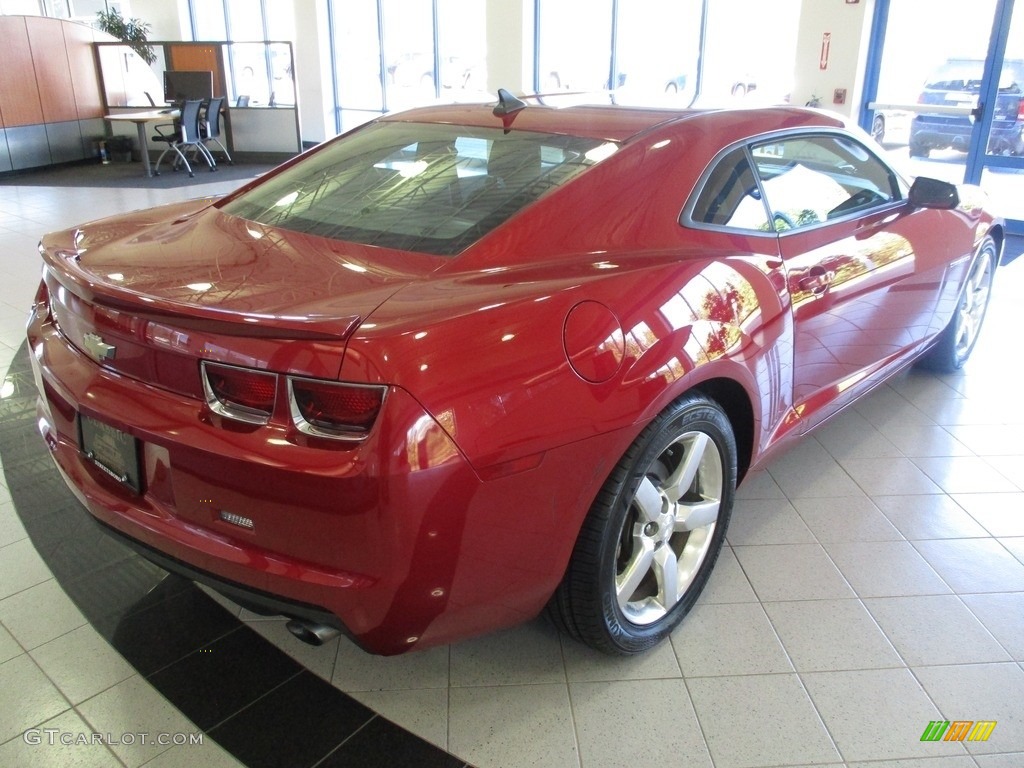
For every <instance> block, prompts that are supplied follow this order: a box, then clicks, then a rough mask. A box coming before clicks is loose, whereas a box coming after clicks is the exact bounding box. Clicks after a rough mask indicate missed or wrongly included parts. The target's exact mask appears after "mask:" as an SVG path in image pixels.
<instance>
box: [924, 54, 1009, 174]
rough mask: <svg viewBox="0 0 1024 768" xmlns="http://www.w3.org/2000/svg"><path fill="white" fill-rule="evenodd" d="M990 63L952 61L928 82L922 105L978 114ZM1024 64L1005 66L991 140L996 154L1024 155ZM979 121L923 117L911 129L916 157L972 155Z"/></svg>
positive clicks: (991, 149) (949, 117)
mask: <svg viewBox="0 0 1024 768" xmlns="http://www.w3.org/2000/svg"><path fill="white" fill-rule="evenodd" d="M983 68H984V62H983V61H982V60H981V59H949V60H948V61H946V62H945V63H944V64H943V65H942V66H941V67H939V69H938V70H936V71H935V73H934V74H933V75H932V76H931V77H929V78H928V80H927V81H926V82H925V85H924V90H923V91H922V92H921V96H920V98H919V99H918V102H919V103H920V104H924V105H932V104H934V105H941V106H944V107H966V108H970V109H975V108H976V107H977V106H978V97H979V94H980V91H981V78H982V70H983ZM1022 97H1024V60H1022V59H1008V60H1006V61H1005V62H1004V64H1003V70H1002V74H1001V76H1000V79H999V93H998V96H997V98H996V104H995V115H994V117H993V121H992V131H991V134H990V136H989V143H988V152H989V153H991V154H1004V155H1020V154H1024V132H1022V128H1024V123H1022V114H1021V113H1022V110H1024V101H1022ZM973 125H974V117H973V116H969V115H944V114H929V113H927V112H922V113H920V114H918V115H916V116H915V117H914V120H913V122H912V123H911V128H910V156H911V157H928V154H929V152H931V151H932V150H933V149H949V148H952V149H956V150H960V151H962V152H966V151H967V148H968V145H969V144H970V140H971V130H972V128H973Z"/></svg>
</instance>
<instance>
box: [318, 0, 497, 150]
mask: <svg viewBox="0 0 1024 768" xmlns="http://www.w3.org/2000/svg"><path fill="white" fill-rule="evenodd" d="M328 9H329V12H330V18H331V48H332V51H333V56H334V88H335V105H336V109H337V128H338V130H339V131H347V130H349V129H351V128H354V127H356V126H358V125H361V124H362V123H365V122H367V121H368V120H371V119H373V118H374V117H376V116H378V115H381V114H383V113H385V112H393V111H396V110H402V109H410V108H412V107H417V106H423V105H426V104H432V103H438V102H452V101H481V100H487V99H490V98H491V95H490V94H486V93H485V92H484V91H483V89H484V88H485V87H486V82H487V75H486V70H485V68H484V67H485V63H486V56H487V43H486V40H487V29H486V4H485V3H482V2H481V3H465V2H460V0H344V2H338V0H330V2H329V5H328Z"/></svg>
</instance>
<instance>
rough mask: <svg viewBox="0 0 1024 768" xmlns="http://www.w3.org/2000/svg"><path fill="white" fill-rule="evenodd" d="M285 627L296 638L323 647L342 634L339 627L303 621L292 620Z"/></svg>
mask: <svg viewBox="0 0 1024 768" xmlns="http://www.w3.org/2000/svg"><path fill="white" fill-rule="evenodd" d="M285 627H286V628H287V629H288V631H289V632H291V633H292V634H293V635H294V636H295V637H297V638H298V639H299V640H301V641H302V642H304V643H308V644H309V645H323V644H324V643H326V642H327V641H328V640H332V639H334V638H335V637H337V636H338V635H340V634H341V630H340V629H338V628H337V627H329V626H327V625H326V624H316V623H314V622H311V621H304V620H302V619H292V620H290V621H289V622H288V623H287V624H285Z"/></svg>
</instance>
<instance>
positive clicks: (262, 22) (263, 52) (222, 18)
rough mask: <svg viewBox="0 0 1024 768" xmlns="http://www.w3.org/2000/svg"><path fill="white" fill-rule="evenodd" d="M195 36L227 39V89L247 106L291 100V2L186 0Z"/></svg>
mask: <svg viewBox="0 0 1024 768" xmlns="http://www.w3.org/2000/svg"><path fill="white" fill-rule="evenodd" d="M189 17H190V19H191V22H192V39H193V40H230V41H232V42H233V43H235V45H232V46H231V47H230V49H229V56H228V68H229V72H228V77H229V80H230V84H229V93H230V95H231V97H232V99H233V100H237V99H238V98H239V97H245V99H246V101H247V104H248V105H249V106H272V107H273V106H294V104H295V86H294V79H293V77H292V74H293V64H292V58H291V48H290V46H289V45H287V44H285V43H268V42H267V41H269V40H289V39H292V38H293V37H294V35H293V33H292V32H293V28H294V26H295V21H294V19H293V17H292V13H291V5H290V4H282V3H272V2H270V0H222V2H219V3H211V2H199V0H189Z"/></svg>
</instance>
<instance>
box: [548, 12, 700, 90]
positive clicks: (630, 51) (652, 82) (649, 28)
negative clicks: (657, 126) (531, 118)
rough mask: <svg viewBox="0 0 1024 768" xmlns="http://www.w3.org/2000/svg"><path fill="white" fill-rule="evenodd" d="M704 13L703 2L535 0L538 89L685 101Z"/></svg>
mask: <svg viewBox="0 0 1024 768" xmlns="http://www.w3.org/2000/svg"><path fill="white" fill-rule="evenodd" d="M703 16H704V0H598V1H597V2H595V1H594V0H537V11H536V15H535V19H536V38H537V55H536V72H537V74H536V82H535V87H536V89H537V90H538V92H540V93H558V92H579V91H585V92H594V91H608V90H612V89H614V91H615V101H616V102H618V103H624V104H634V103H640V104H643V103H665V104H666V105H670V106H672V105H674V106H685V105H687V104H689V103H690V102H692V101H693V97H694V95H695V94H696V90H697V82H698V70H697V68H698V53H699V51H700V39H701V29H702V19H703Z"/></svg>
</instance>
